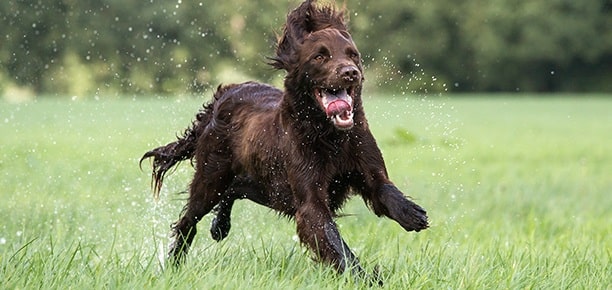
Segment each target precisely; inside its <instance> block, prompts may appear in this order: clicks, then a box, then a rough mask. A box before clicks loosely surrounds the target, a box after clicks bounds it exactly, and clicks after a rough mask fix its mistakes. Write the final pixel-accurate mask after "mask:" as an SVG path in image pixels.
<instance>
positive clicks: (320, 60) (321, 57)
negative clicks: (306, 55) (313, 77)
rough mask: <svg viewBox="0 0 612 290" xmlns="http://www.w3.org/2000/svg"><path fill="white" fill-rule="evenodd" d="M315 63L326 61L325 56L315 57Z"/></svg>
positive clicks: (318, 55)
mask: <svg viewBox="0 0 612 290" xmlns="http://www.w3.org/2000/svg"><path fill="white" fill-rule="evenodd" d="M313 59H314V60H315V61H317V62H322V61H323V60H325V56H324V55H323V54H320V53H319V54H317V55H315V57H314V58H313Z"/></svg>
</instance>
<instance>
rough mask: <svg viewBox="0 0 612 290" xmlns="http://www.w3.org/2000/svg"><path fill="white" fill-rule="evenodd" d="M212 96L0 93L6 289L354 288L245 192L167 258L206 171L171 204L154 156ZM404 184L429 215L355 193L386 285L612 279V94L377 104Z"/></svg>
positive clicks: (350, 226)
mask: <svg viewBox="0 0 612 290" xmlns="http://www.w3.org/2000/svg"><path fill="white" fill-rule="evenodd" d="M201 102H202V100H194V99H145V100H140V99H139V100H130V99H118V100H106V101H94V100H89V101H70V100H59V99H50V100H47V99H44V100H39V101H36V102H30V103H23V104H8V103H2V102H0V136H2V137H1V138H0V148H1V150H0V221H1V222H0V288H1V289H32V288H44V289H68V288H70V289H109V288H110V289H181V288H185V289H187V288H190V289H191V288H195V289H226V288H227V289H245V288H247V289H248V288H252V289H354V288H356V287H366V286H364V285H360V284H358V283H357V282H355V281H353V279H352V278H351V277H350V276H347V275H342V276H340V277H338V275H337V274H335V273H334V271H333V270H332V269H331V268H330V267H324V266H321V265H319V264H317V263H313V262H312V260H311V258H310V254H309V253H308V252H306V251H305V249H304V248H303V247H301V246H300V245H299V242H297V238H296V235H295V226H294V224H293V222H292V221H290V220H287V219H285V218H282V217H278V216H277V215H276V214H275V213H273V212H271V211H269V210H268V209H265V208H262V207H259V206H257V205H254V204H253V203H251V202H248V201H241V202H238V203H237V205H236V207H235V210H234V214H233V216H232V221H233V225H232V226H233V227H232V232H231V233H230V236H229V237H228V238H227V239H226V240H225V241H223V242H221V243H216V242H214V241H213V240H212V239H210V237H209V236H208V232H207V231H208V227H209V224H210V217H207V218H206V219H205V220H204V221H203V222H202V223H200V227H199V229H200V233H199V235H198V236H197V237H196V240H195V242H194V246H193V247H192V251H191V253H190V256H189V259H188V261H187V263H186V264H185V265H184V267H182V268H180V269H165V270H164V269H162V267H161V265H162V262H161V261H160V257H162V256H163V255H164V254H165V251H166V249H167V244H168V242H169V238H168V234H169V226H170V224H171V223H172V222H173V221H175V219H176V218H178V214H179V212H180V209H181V207H182V206H183V200H182V199H183V198H185V195H179V194H177V193H179V192H182V191H184V190H185V189H186V186H187V184H188V182H189V178H190V175H191V173H192V169H191V167H190V166H189V165H188V164H187V163H186V164H183V165H182V166H180V167H179V169H178V170H177V171H176V172H175V173H174V174H173V175H171V176H170V177H169V178H168V179H167V180H168V181H167V183H166V187H165V188H164V190H163V191H162V196H161V198H160V200H159V201H157V202H156V201H154V200H153V199H152V196H151V193H150V190H149V174H150V171H149V169H148V168H145V170H144V171H140V169H139V168H138V159H139V157H140V156H141V155H142V153H144V152H145V151H146V150H148V149H150V148H152V147H154V146H158V145H160V144H165V143H166V142H169V141H172V140H173V137H174V135H175V134H177V133H180V132H182V130H183V129H184V128H185V127H186V126H187V125H188V124H189V122H190V121H191V118H192V117H193V114H194V113H195V111H196V110H197V109H198V108H199V106H200V104H201ZM365 102H366V113H367V115H368V118H369V120H370V125H371V128H372V131H373V132H374V135H375V136H376V137H377V140H378V143H379V146H380V147H381V148H382V150H383V154H384V156H385V159H386V162H387V166H388V170H389V172H390V175H391V177H392V179H393V180H394V181H395V183H396V184H397V185H398V186H399V187H400V188H401V189H403V190H404V191H405V192H406V193H407V194H409V195H411V196H413V197H414V198H415V199H416V200H417V202H418V203H419V204H421V205H423V206H424V207H425V208H426V209H427V210H428V213H429V216H430V219H431V228H430V229H428V230H426V231H424V232H421V233H406V232H404V231H403V230H402V229H401V228H400V227H399V226H398V225H397V224H396V223H395V222H393V221H391V220H388V219H379V218H377V217H375V216H374V215H373V214H372V213H370V212H369V211H368V210H367V208H366V207H365V206H364V204H363V202H362V201H361V200H360V199H358V198H355V199H353V200H352V201H351V202H350V203H349V204H348V205H347V207H346V208H345V210H344V213H347V214H349V215H347V216H345V217H342V218H339V219H338V221H337V222H338V224H339V226H340V231H341V232H342V234H343V236H344V237H345V239H346V240H347V243H348V244H349V245H350V246H351V247H352V248H353V249H354V251H355V252H356V253H357V254H358V256H359V257H360V258H361V261H362V263H363V265H364V266H365V267H366V268H367V269H368V270H370V271H372V270H373V269H375V268H377V267H379V268H380V272H381V274H382V276H383V277H384V280H385V283H386V284H385V285H386V286H385V287H386V288H388V289H406V288H412V289H423V288H424V289H519V288H521V289H522V288H529V289H568V288H570V289H610V288H612V280H611V279H612V278H611V277H612V266H611V265H612V263H611V259H610V256H611V250H612V239H611V229H612V98H611V97H610V96H566V95H561V96H534V95H530V96H528V95H524V96H519V97H516V96H515V95H513V96H497V95H496V96H462V97H454V96H451V97H439V98H438V97H436V98H427V99H420V98H383V97H380V98H367V99H366V100H365Z"/></svg>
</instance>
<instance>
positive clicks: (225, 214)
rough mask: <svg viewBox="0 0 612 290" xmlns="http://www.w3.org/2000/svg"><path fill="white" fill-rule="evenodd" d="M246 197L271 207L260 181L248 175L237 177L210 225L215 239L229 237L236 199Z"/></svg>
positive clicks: (224, 195)
mask: <svg viewBox="0 0 612 290" xmlns="http://www.w3.org/2000/svg"><path fill="white" fill-rule="evenodd" d="M244 198H247V199H250V200H252V201H254V202H256V203H259V204H261V205H264V206H267V207H270V202H269V199H268V197H267V196H266V195H265V192H264V189H263V187H262V186H261V185H260V184H259V183H258V182H256V181H255V180H253V179H251V178H250V177H248V176H237V177H235V178H234V180H233V181H232V184H231V185H230V187H229V188H228V189H227V190H226V191H225V193H224V194H223V197H222V198H221V201H220V202H219V204H218V205H217V207H216V210H217V216H216V217H215V218H214V219H213V221H212V223H211V225H210V235H211V237H212V238H213V239H214V240H215V241H217V242H219V241H221V240H223V239H225V238H226V237H227V235H228V234H229V231H230V228H231V212H232V207H233V205H234V201H235V200H237V199H244Z"/></svg>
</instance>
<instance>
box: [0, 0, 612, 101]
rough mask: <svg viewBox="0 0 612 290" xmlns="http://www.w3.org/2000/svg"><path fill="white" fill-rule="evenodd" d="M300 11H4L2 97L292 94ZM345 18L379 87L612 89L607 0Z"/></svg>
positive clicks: (506, 3) (416, 8)
mask: <svg viewBox="0 0 612 290" xmlns="http://www.w3.org/2000/svg"><path fill="white" fill-rule="evenodd" d="M299 2H300V1H296V0H291V1H276V0H261V1H247V0H233V1H209V0H201V1H182V0H175V1H159V0H150V1H136V0H102V1H100V0H95V1H94V0H79V1H76V0H45V1H41V0H38V1H24V0H8V1H1V2H0V93H4V94H5V95H7V94H26V95H27V94H32V95H34V94H37V95H40V94H51V95H52V94H70V95H75V96H91V95H105V96H106V95H108V94H145V93H146V94H149V95H150V94H151V93H152V94H180V93H198V92H201V91H203V90H204V89H207V88H210V87H214V86H216V85H217V84H218V83H219V82H236V81H242V80H246V79H252V78H254V79H259V80H262V81H266V82H272V83H275V84H280V80H281V79H282V77H283V75H282V73H280V72H276V71H274V70H272V69H271V68H270V67H268V66H267V65H266V64H265V57H266V56H269V55H270V54H271V53H272V52H273V45H274V43H275V39H276V33H278V32H280V28H281V26H282V24H283V23H284V18H285V15H286V13H287V12H288V11H289V9H292V8H293V7H295V6H296V5H297V4H298V3H299ZM340 2H341V1H339V3H338V5H342V3H340ZM346 6H347V7H348V9H349V11H350V12H349V13H348V16H349V18H350V22H351V28H352V32H353V35H354V38H355V40H356V42H357V44H358V46H359V47H360V49H361V51H362V54H363V58H364V61H365V63H366V66H367V69H368V73H367V74H366V77H368V79H369V85H371V86H372V87H375V88H382V89H390V90H401V91H403V92H414V91H448V90H450V91H517V90H520V91H612V70H610V67H612V29H611V28H612V15H611V10H612V9H611V7H612V4H611V2H610V1H609V0H581V1H569V0H487V1H485V0H461V1H452V2H449V1H442V0H432V1H416V0H377V1H365V0H364V1H346Z"/></svg>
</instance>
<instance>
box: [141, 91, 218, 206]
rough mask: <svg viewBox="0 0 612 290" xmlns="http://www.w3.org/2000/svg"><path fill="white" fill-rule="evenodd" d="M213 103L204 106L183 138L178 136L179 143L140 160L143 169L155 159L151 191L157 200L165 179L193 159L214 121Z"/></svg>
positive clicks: (159, 148)
mask: <svg viewBox="0 0 612 290" xmlns="http://www.w3.org/2000/svg"><path fill="white" fill-rule="evenodd" d="M212 111H213V103H210V104H208V105H206V106H204V108H203V109H201V110H200V111H199V112H198V114H197V115H196V119H195V120H194V121H193V122H192V123H191V126H190V127H189V128H187V129H186V130H185V132H184V133H183V135H182V136H181V137H179V136H177V139H178V140H177V141H174V142H172V143H168V144H166V145H165V146H161V147H157V148H155V149H153V150H151V151H149V152H147V153H145V154H144V155H143V156H142V158H140V162H139V166H140V168H141V169H142V162H143V161H144V160H145V159H148V158H151V157H153V171H152V174H151V189H152V190H153V196H154V197H155V198H156V199H157V198H158V197H159V192H160V191H161V188H162V185H163V182H164V177H165V176H166V174H167V173H168V172H169V171H170V169H172V168H173V167H174V166H175V165H177V164H178V163H179V162H181V161H184V160H187V159H193V157H194V156H195V152H196V147H197V144H198V139H199V137H200V135H201V134H202V132H203V131H204V130H205V128H206V126H207V125H208V124H209V123H210V121H211V119H212V115H213V114H212Z"/></svg>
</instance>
